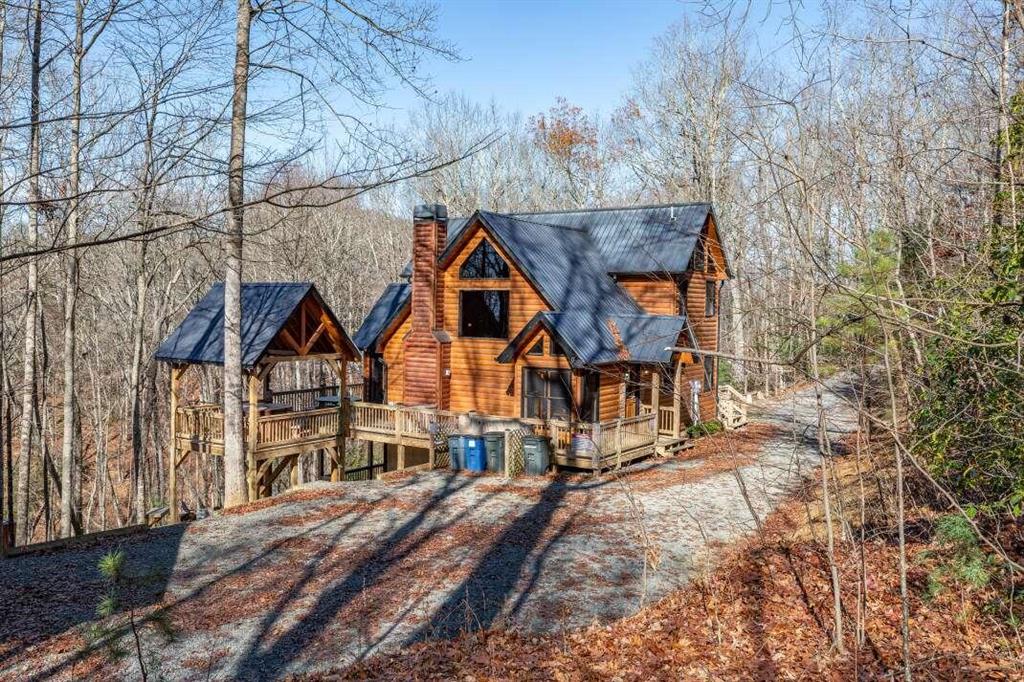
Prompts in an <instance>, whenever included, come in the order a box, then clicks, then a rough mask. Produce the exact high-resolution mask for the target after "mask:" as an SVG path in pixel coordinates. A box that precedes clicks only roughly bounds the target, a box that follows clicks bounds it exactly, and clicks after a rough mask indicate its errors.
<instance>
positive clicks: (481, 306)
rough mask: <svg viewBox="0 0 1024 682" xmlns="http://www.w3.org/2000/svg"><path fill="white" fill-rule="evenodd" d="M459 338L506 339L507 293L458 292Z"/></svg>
mask: <svg viewBox="0 0 1024 682" xmlns="http://www.w3.org/2000/svg"><path fill="white" fill-rule="evenodd" d="M459 336H468V337H470V338H477V339H507V338H508V291H504V290H499V289H487V290H483V291H476V290H465V291H460V292H459Z"/></svg>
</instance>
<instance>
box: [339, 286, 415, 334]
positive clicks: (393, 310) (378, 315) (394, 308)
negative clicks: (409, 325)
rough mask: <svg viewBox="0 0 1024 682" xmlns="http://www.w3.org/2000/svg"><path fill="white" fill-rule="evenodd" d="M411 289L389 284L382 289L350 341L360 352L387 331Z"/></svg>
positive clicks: (406, 300) (407, 298)
mask: <svg viewBox="0 0 1024 682" xmlns="http://www.w3.org/2000/svg"><path fill="white" fill-rule="evenodd" d="M410 290H411V287H410V286H409V284H407V283H404V282H403V283H401V284H389V285H387V287H386V288H385V289H384V293H383V294H381V296H380V298H378V299H377V302H376V303H374V304H373V308H371V309H370V312H369V313H367V315H366V318H365V319H364V320H363V324H362V325H360V327H359V330H358V331H356V333H355V336H353V337H352V340H353V341H354V342H355V344H356V347H357V348H359V350H361V351H366V350H367V349H369V348H370V346H372V345H373V343H374V342H375V341H376V340H377V338H378V337H379V336H380V335H381V333H382V332H383V331H384V330H385V329H387V327H388V325H390V324H391V323H392V322H393V321H394V319H395V318H396V317H397V316H398V313H399V312H400V311H401V310H402V308H403V307H404V306H405V304H406V303H407V302H408V301H409V294H410Z"/></svg>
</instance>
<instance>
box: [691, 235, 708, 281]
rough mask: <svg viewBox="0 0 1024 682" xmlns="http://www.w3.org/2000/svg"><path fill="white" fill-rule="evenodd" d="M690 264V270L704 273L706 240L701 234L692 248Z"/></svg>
mask: <svg viewBox="0 0 1024 682" xmlns="http://www.w3.org/2000/svg"><path fill="white" fill-rule="evenodd" d="M690 262H691V267H690V269H691V270H694V271H696V272H704V268H705V267H706V264H707V240H706V239H705V238H704V235H703V234H702V235H700V236H699V237H697V243H696V244H694V246H693V258H692V260H691V261H690Z"/></svg>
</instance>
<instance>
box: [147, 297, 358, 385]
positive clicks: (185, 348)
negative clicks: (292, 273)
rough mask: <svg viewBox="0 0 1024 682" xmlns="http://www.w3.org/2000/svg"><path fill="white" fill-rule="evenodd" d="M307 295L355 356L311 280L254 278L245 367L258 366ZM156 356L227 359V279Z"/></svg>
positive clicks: (246, 303)
mask: <svg viewBox="0 0 1024 682" xmlns="http://www.w3.org/2000/svg"><path fill="white" fill-rule="evenodd" d="M307 295H312V296H315V297H316V299H317V302H318V303H319V304H320V305H321V306H322V307H323V309H324V311H325V312H326V313H327V314H328V315H329V316H330V317H331V320H332V321H333V322H334V324H335V325H336V326H337V328H338V329H339V330H340V332H341V335H342V341H343V342H344V343H345V344H346V345H347V346H348V349H349V350H350V351H351V352H352V355H353V357H359V351H358V350H357V349H356V347H355V345H354V344H353V343H352V341H351V339H349V338H348V335H347V334H346V333H345V330H344V329H343V328H342V326H341V324H340V323H339V322H338V320H337V318H336V317H335V316H334V313H333V312H331V310H330V308H328V307H327V304H326V303H324V301H323V299H322V298H321V297H320V294H319V292H317V290H316V287H315V286H313V285H312V284H311V283H309V282H251V283H245V284H242V291H241V303H242V366H243V367H255V366H256V365H257V364H258V363H259V361H260V359H261V358H262V357H263V354H264V353H265V352H266V350H267V347H268V346H269V345H270V342H271V341H273V340H274V337H276V336H277V334H278V332H280V331H281V328H282V327H284V325H285V324H286V323H287V322H288V320H289V318H290V317H291V316H292V313H294V312H295V310H296V308H298V306H299V304H300V303H302V300H303V299H304V298H306V296H307ZM154 357H155V358H156V359H157V360H163V361H165V362H173V363H185V364H213V365H223V364H224V284H223V283H222V282H218V283H216V284H214V285H213V286H212V287H211V288H210V291H209V292H208V293H207V294H206V296H204V297H203V298H202V299H201V300H200V301H199V302H198V303H197V304H196V305H195V307H193V308H192V310H190V311H189V313H188V315H186V316H185V319H184V320H182V321H181V324H179V325H178V327H177V328H176V329H175V330H174V331H173V332H171V334H170V335H169V336H168V337H167V338H166V339H164V342H163V343H161V344H160V347H159V348H158V349H157V350H156V353H154Z"/></svg>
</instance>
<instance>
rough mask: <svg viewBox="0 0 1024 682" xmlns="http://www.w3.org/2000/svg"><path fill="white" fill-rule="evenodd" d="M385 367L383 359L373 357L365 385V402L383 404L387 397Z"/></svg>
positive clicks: (377, 356)
mask: <svg viewBox="0 0 1024 682" xmlns="http://www.w3.org/2000/svg"><path fill="white" fill-rule="evenodd" d="M387 393H388V388H387V365H386V364H384V358H383V357H381V356H380V355H375V356H373V357H372V358H371V361H370V376H369V377H368V380H367V384H366V401H367V402H370V403H383V402H384V400H385V396H387Z"/></svg>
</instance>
